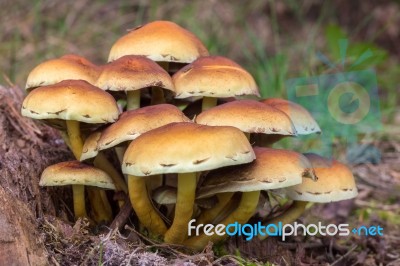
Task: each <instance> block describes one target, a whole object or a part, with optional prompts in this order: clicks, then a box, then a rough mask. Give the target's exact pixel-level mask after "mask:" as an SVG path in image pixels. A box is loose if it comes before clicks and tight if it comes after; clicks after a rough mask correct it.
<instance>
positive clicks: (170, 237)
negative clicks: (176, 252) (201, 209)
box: [164, 173, 196, 244]
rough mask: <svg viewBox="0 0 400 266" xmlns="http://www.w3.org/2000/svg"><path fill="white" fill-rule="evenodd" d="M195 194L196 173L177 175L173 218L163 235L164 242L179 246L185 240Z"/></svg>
mask: <svg viewBox="0 0 400 266" xmlns="http://www.w3.org/2000/svg"><path fill="white" fill-rule="evenodd" d="M195 192H196V173H180V174H178V195H177V199H176V207H175V216H174V221H173V222H172V225H171V227H170V228H169V229H168V231H167V233H166V234H165V238H164V240H165V242H167V243H174V244H181V243H182V242H183V241H184V240H185V239H186V238H187V236H188V235H187V228H188V223H189V221H190V219H191V218H192V215H193V205H194V198H195Z"/></svg>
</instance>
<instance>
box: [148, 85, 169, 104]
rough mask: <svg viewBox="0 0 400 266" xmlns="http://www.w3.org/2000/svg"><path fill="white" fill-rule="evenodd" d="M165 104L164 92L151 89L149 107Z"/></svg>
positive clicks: (160, 89) (158, 89)
mask: <svg viewBox="0 0 400 266" xmlns="http://www.w3.org/2000/svg"><path fill="white" fill-rule="evenodd" d="M162 103H165V99H164V91H163V89H162V88H160V87H151V103H150V104H151V105H156V104H162Z"/></svg>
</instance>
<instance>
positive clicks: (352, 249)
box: [331, 245, 358, 266]
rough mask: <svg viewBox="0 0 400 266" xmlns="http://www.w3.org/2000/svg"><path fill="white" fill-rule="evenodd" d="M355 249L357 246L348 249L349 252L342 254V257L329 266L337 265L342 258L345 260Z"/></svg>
mask: <svg viewBox="0 0 400 266" xmlns="http://www.w3.org/2000/svg"><path fill="white" fill-rule="evenodd" d="M357 247H358V245H354V246H352V247H351V248H350V250H349V251H347V253H346V254H344V255H343V256H341V257H340V258H339V259H337V260H336V261H335V262H333V263H332V264H331V266H334V265H335V264H337V263H339V262H340V261H342V260H343V259H344V258H346V257H347V256H349V255H350V253H351V252H353V251H354V250H355V249H356V248H357Z"/></svg>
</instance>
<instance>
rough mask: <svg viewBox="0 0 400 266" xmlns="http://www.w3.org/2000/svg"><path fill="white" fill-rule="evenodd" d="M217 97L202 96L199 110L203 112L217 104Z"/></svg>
mask: <svg viewBox="0 0 400 266" xmlns="http://www.w3.org/2000/svg"><path fill="white" fill-rule="evenodd" d="M217 100H218V99H217V98H214V97H203V102H202V106H201V111H202V112H204V111H206V110H208V109H210V108H212V107H214V106H217Z"/></svg>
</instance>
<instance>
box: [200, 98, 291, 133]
mask: <svg viewBox="0 0 400 266" xmlns="http://www.w3.org/2000/svg"><path fill="white" fill-rule="evenodd" d="M196 123H198V124H202V125H208V126H234V127H237V128H238V129H240V130H241V131H243V132H247V133H264V134H279V135H296V130H295V128H294V126H293V124H292V122H291V120H290V118H289V117H288V116H287V115H286V114H285V113H284V112H282V111H280V110H278V109H276V108H273V107H271V106H268V105H266V104H263V103H260V102H258V101H255V100H241V101H233V102H228V103H225V104H221V105H218V106H216V107H213V108H210V109H208V110H207V111H204V112H202V113H201V114H199V115H198V116H197V117H196Z"/></svg>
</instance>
